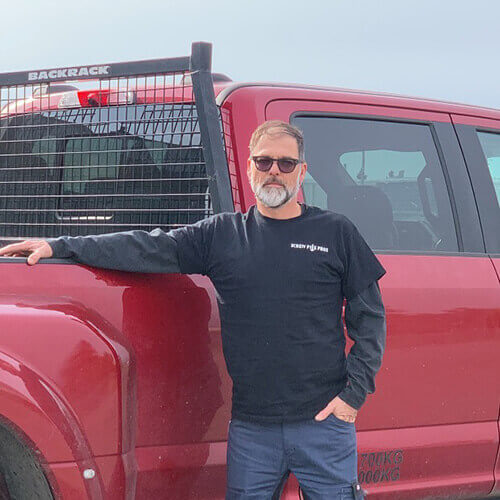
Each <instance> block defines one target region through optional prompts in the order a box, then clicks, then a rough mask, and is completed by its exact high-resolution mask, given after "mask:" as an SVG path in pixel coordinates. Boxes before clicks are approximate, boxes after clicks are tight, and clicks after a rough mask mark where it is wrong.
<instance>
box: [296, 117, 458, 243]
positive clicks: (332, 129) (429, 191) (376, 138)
mask: <svg viewBox="0 0 500 500" xmlns="http://www.w3.org/2000/svg"><path fill="white" fill-rule="evenodd" d="M292 121H293V123H294V125H296V126H298V127H299V128H300V129H301V130H302V131H303V132H304V137H305V145H306V160H307V163H308V166H309V169H308V173H307V175H306V179H305V181H304V186H303V194H304V199H305V201H306V203H309V204H311V205H316V206H319V207H321V208H325V209H329V210H332V211H334V212H338V213H342V214H344V215H346V216H347V217H348V218H349V219H350V220H351V221H352V222H354V224H356V226H357V227H358V229H359V231H360V232H361V234H362V235H363V237H364V238H365V239H366V241H367V243H368V244H369V245H370V246H371V247H372V249H374V250H400V251H404V250H417V251H458V244H457V237H456V231H455V225H454V221H453V215H452V211H451V205H450V199H449V195H448V190H447V187H446V183H445V180H444V175H443V171H442V165H441V162H440V160H439V156H438V153H437V149H436V145H435V143H434V139H433V137H432V133H431V130H430V128H429V126H428V125H421V124H413V123H401V122H391V121H383V120H367V119H357V118H337V117H329V116H296V117H295V118H294V119H293V120H292Z"/></svg>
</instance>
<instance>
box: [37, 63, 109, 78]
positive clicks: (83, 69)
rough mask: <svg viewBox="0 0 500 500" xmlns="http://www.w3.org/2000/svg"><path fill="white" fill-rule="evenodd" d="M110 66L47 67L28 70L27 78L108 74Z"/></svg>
mask: <svg viewBox="0 0 500 500" xmlns="http://www.w3.org/2000/svg"><path fill="white" fill-rule="evenodd" d="M110 68H111V66H80V67H79V68H63V69H49V70H47V71H30V72H29V73H28V80H30V81H36V80H47V79H59V78H78V77H80V76H99V75H109V69H110Z"/></svg>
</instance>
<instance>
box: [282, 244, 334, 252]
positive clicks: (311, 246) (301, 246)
mask: <svg viewBox="0 0 500 500" xmlns="http://www.w3.org/2000/svg"><path fill="white" fill-rule="evenodd" d="M290 248H298V249H299V250H309V251H310V252H324V253H328V248H327V247H322V246H320V245H315V244H314V243H290Z"/></svg>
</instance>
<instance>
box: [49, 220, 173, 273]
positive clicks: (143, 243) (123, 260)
mask: <svg viewBox="0 0 500 500" xmlns="http://www.w3.org/2000/svg"><path fill="white" fill-rule="evenodd" d="M46 241H47V243H48V244H49V245H50V247H51V249H52V252H53V255H52V257H53V258H58V259H72V260H74V261H75V262H79V263H81V264H86V265H88V266H92V267H99V268H103V269H115V270H119V271H130V272H139V273H178V272H180V268H179V260H178V256H177V242H176V240H175V238H174V237H172V236H171V235H170V234H169V233H166V232H164V231H162V230H161V229H159V228H156V229H154V230H153V231H151V232H147V231H141V230H135V231H124V232H119V233H111V234H101V235H97V236H75V237H70V236H61V237H59V238H54V239H52V238H51V239H47V240H46Z"/></svg>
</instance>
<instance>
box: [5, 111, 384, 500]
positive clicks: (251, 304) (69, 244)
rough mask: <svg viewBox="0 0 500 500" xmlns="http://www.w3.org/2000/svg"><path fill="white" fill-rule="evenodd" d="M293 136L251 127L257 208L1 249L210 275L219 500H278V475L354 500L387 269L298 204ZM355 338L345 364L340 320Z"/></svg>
mask: <svg viewBox="0 0 500 500" xmlns="http://www.w3.org/2000/svg"><path fill="white" fill-rule="evenodd" d="M306 171H307V164H306V162H305V161H304V144H303V137H302V134H301V132H300V131H299V130H298V129H297V128H295V127H293V126H291V125H289V124H288V123H285V122H280V121H270V122H265V123H264V124H262V125H261V126H260V127H258V128H257V129H256V130H255V132H254V133H253V135H252V138H251V141H250V157H249V159H248V165H247V174H248V178H249V181H250V184H251V187H252V190H253V192H254V193H255V197H256V206H253V207H251V208H250V209H249V211H248V212H247V213H246V214H241V213H234V214H233V213H223V214H217V215H215V216H212V217H209V218H207V219H204V220H202V221H199V222H198V223H196V224H193V225H190V226H186V227H183V228H179V229H175V230H172V231H170V232H168V233H165V232H163V231H161V230H160V229H155V230H153V231H151V232H150V233H147V232H145V231H128V232H122V233H114V234H109V235H100V236H85V237H66V236H63V237H60V238H56V239H50V240H47V241H41V240H33V241H27V242H22V243H18V244H13V245H9V246H7V247H5V248H3V249H1V250H0V255H11V256H12V255H28V264H30V265H33V264H36V262H38V260H39V259H40V258H43V257H59V258H62V257H65V258H73V259H74V260H76V261H77V262H81V263H84V264H88V265H92V266H96V267H103V268H108V269H120V270H126V271H135V272H182V273H188V274H193V273H200V274H205V275H207V276H209V277H210V278H211V280H212V282H213V283H214V286H215V288H216V290H217V294H218V303H219V311H220V317H221V332H222V340H223V350H224V355H225V360H226V364H227V368H228V372H229V374H230V376H231V378H232V380H233V405H232V418H231V422H230V426H229V432H228V449H227V464H228V468H227V493H226V498H227V499H228V500H233V499H242V500H243V499H244V500H247V499H248V500H250V499H271V498H279V494H280V492H281V490H282V487H283V484H284V482H285V479H286V478H287V476H288V474H289V473H290V472H293V473H294V474H295V476H296V477H297V479H298V481H299V483H300V486H301V489H302V490H303V492H304V493H305V495H306V498H308V499H310V500H320V499H321V500H330V499H336V498H346V499H347V498H362V492H361V489H360V486H359V483H358V482H357V449H356V430H355V426H354V421H355V419H356V415H357V411H358V410H359V409H360V407H361V406H362V404H363V403H364V401H365V398H366V395H367V394H368V393H372V392H373V391H374V390H375V386H374V377H375V374H376V373H377V371H378V370H379V368H380V365H381V359H382V354H383V351H384V348H385V329H386V326H385V311H384V306H383V303H382V300H381V296H380V290H379V287H378V283H377V280H378V279H380V278H381V277H382V276H383V275H384V274H385V270H384V268H383V267H382V265H381V264H380V263H379V261H378V260H377V258H376V257H375V255H374V254H373V252H372V251H371V250H370V248H369V247H368V245H367V244H366V242H365V241H364V240H363V238H362V237H361V235H360V234H359V232H358V230H357V229H356V227H355V226H354V224H353V223H352V222H350V221H349V220H348V219H347V218H346V217H345V216H343V215H340V214H336V213H333V212H329V211H325V210H321V209H319V208H316V207H312V206H307V205H304V204H300V203H298V202H297V195H298V191H299V188H300V186H301V184H302V182H303V180H304V176H305V174H306ZM344 297H346V298H347V306H346V325H347V329H348V334H349V336H350V337H352V338H353V340H354V341H355V343H354V345H353V347H352V349H351V351H350V353H349V356H348V357H347V360H346V358H345V353H344V349H345V337H344V332H343V325H342V319H341V312H342V303H343V299H344Z"/></svg>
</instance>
